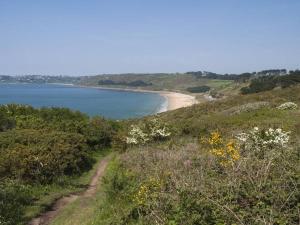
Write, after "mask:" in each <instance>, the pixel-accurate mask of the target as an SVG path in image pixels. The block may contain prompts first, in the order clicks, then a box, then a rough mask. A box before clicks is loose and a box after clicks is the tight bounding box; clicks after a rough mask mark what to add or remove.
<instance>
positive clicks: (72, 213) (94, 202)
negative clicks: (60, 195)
mask: <svg viewBox="0 0 300 225" xmlns="http://www.w3.org/2000/svg"><path fill="white" fill-rule="evenodd" d="M110 164H111V163H110ZM110 164H109V166H108V167H110ZM108 170H109V169H108ZM101 208H109V204H107V202H105V193H104V191H103V184H102V182H100V183H99V184H98V186H97V193H96V195H95V196H92V197H86V196H85V197H80V198H78V199H76V200H75V201H74V202H72V203H71V204H69V205H67V206H66V207H65V208H63V210H62V211H61V212H60V213H59V215H58V216H57V217H56V218H55V219H54V220H53V221H52V222H51V225H83V224H93V221H94V217H95V215H96V214H97V212H98V211H99V210H101ZM101 224H103V223H101Z"/></svg>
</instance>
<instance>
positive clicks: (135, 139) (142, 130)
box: [126, 118, 171, 145]
mask: <svg viewBox="0 0 300 225" xmlns="http://www.w3.org/2000/svg"><path fill="white" fill-rule="evenodd" d="M170 135H171V132H170V129H169V127H168V126H167V124H166V123H163V122H162V121H161V120H159V119H158V118H154V119H152V120H150V121H146V122H145V123H143V124H141V125H139V126H138V125H132V126H131V130H130V131H129V133H128V136H127V137H126V143H127V144H133V145H137V144H141V145H143V144H146V143H147V142H149V141H158V140H165V139H167V138H168V137H170Z"/></svg>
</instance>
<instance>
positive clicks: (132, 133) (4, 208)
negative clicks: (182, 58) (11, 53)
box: [0, 74, 300, 225]
mask: <svg viewBox="0 0 300 225" xmlns="http://www.w3.org/2000/svg"><path fill="white" fill-rule="evenodd" d="M189 75H191V76H194V77H195V74H189ZM290 75H292V76H287V77H286V76H285V75H284V76H282V78H280V80H281V81H280V82H279V81H276V85H275V86H274V87H273V88H267V89H264V88H261V89H259V91H254V93H252V92H247V93H243V92H242V93H241V87H248V88H250V89H252V88H253V85H252V86H251V84H253V83H254V87H256V85H255V84H257V83H258V84H259V85H258V86H261V82H257V80H255V81H254V79H258V80H260V81H262V80H263V81H264V82H265V80H264V79H262V78H259V77H255V78H251V79H250V80H249V81H242V82H238V83H237V82H236V81H231V80H229V83H227V80H225V79H224V80H221V81H219V80H218V79H213V80H212V81H213V82H214V84H216V83H218V84H217V86H218V87H221V88H220V89H219V91H220V93H221V94H222V96H223V97H222V98H216V99H214V101H209V102H202V103H199V104H195V105H193V106H190V107H186V108H181V109H177V110H173V111H169V112H165V113H161V114H158V115H152V116H148V117H144V118H140V119H131V120H124V121H110V120H105V119H103V118H100V117H95V118H89V117H88V116H86V115H84V114H82V113H80V112H74V111H70V110H68V109H59V108H42V109H34V108H32V107H30V106H21V105H5V106H1V107H0V123H1V126H0V130H1V132H0V146H1V155H0V182H1V183H0V185H1V190H0V197H1V201H0V209H1V210H0V221H1V224H26V223H27V222H28V221H29V219H31V218H33V217H35V216H36V215H38V214H40V213H41V212H43V211H46V210H48V209H49V208H50V207H51V204H52V203H53V202H54V201H55V199H58V198H60V197H61V196H64V195H67V194H69V193H72V192H77V191H81V190H83V189H84V188H86V186H87V184H88V183H89V180H90V179H91V177H92V175H93V173H94V172H95V162H96V161H99V159H101V157H103V155H105V154H107V150H106V149H110V150H109V151H110V152H113V154H112V155H113V156H111V157H110V159H111V160H110V162H109V166H108V168H107V170H106V175H105V176H104V178H103V180H102V182H101V184H99V186H98V188H97V190H98V191H97V193H96V195H94V196H93V197H87V198H81V199H78V200H77V201H74V202H73V203H72V204H70V205H67V206H66V207H65V208H64V209H62V210H61V212H60V213H59V214H58V216H57V217H56V218H54V220H53V221H51V224H53V225H65V224H73V225H77V224H78V225H79V224H80V225H82V224H83V225H84V224H86V225H92V224H93V225H96V224H99V225H100V224H101V225H102V224H104V225H105V224H111V225H113V224H115V225H117V224H147V225H148V224H161V225H165V224H167V225H183V224H191V225H193V224H195V225H196V224H220V225H221V224H245V225H246V224H247V225H248V224H270V225H271V224H276V225H287V224H299V222H300V221H299V220H300V212H299V207H300V205H299V199H300V190H299V188H300V154H299V151H300V149H299V146H300V142H299V140H300V119H299V118H300V108H299V106H300V95H299V93H300V86H299V84H298V81H297V79H296V80H295V79H294V77H295V76H294V75H295V74H290ZM245 76H246V75H245ZM247 76H248V75H247ZM217 78H218V77H217ZM228 79H229V77H228ZM276 79H279V78H276ZM283 80H284V81H283ZM290 81H293V82H290ZM210 82H211V81H210ZM267 82H268V80H267ZM270 82H273V80H272V79H270ZM283 83H288V85H281V84H283ZM199 85H200V83H199ZM202 85H204V84H203V83H201V85H200V86H202ZM200 86H199V87H200ZM208 86H209V85H208ZM267 86H268V85H267ZM194 87H197V85H194ZM184 88H185V87H184ZM200 89H201V88H200ZM182 90H183V89H182ZM255 90H256V89H255Z"/></svg>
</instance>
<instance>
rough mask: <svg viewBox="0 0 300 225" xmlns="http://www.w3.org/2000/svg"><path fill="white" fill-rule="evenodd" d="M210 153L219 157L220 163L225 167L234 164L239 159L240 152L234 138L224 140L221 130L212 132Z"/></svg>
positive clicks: (209, 140)
mask: <svg viewBox="0 0 300 225" xmlns="http://www.w3.org/2000/svg"><path fill="white" fill-rule="evenodd" d="M208 144H209V147H210V151H209V152H210V153H211V154H212V155H214V156H216V157H217V159H218V161H219V163H220V165H221V166H223V167H227V166H228V165H233V164H234V162H235V161H237V160H239V158H240V153H239V149H238V148H237V146H236V143H235V141H234V140H230V141H228V142H224V140H223V139H222V136H221V134H220V133H219V132H217V131H216V132H212V133H211V136H210V138H208Z"/></svg>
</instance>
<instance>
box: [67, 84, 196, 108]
mask: <svg viewBox="0 0 300 225" xmlns="http://www.w3.org/2000/svg"><path fill="white" fill-rule="evenodd" d="M73 86H75V87H76V86H77V87H82V88H95V89H102V90H114V91H131V92H143V93H156V94H159V95H160V96H162V97H163V98H164V99H165V102H164V103H163V104H162V105H161V107H160V109H159V110H158V111H157V112H156V113H162V112H166V111H171V110H175V109H179V108H184V107H188V106H192V105H194V104H197V103H198V101H197V100H196V97H195V96H193V95H188V94H183V93H179V92H174V91H152V90H145V89H130V88H111V87H99V86H84V85H73Z"/></svg>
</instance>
